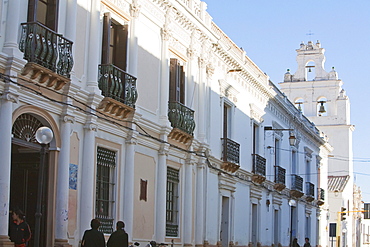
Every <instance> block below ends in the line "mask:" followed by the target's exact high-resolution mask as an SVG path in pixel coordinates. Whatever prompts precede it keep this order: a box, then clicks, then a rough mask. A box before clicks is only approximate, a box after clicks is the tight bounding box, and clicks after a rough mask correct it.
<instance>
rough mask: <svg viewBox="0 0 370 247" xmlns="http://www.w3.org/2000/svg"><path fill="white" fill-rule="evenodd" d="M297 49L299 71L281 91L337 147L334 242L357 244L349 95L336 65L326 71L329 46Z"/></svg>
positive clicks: (331, 170) (331, 171)
mask: <svg viewBox="0 0 370 247" xmlns="http://www.w3.org/2000/svg"><path fill="white" fill-rule="evenodd" d="M296 51H297V58H296V60H297V64H298V68H297V71H296V72H295V73H294V74H290V72H289V71H288V72H287V73H286V74H285V77H284V82H282V83H280V86H281V90H282V91H283V92H284V93H285V94H286V95H287V96H288V98H289V99H290V100H291V101H292V102H294V104H295V105H296V106H297V108H299V109H300V110H301V111H302V112H303V114H304V115H305V116H307V117H308V118H309V119H310V120H311V121H312V122H314V123H315V124H316V126H317V127H318V128H319V129H320V130H321V131H323V132H325V134H326V135H327V136H328V138H329V142H330V144H331V145H332V146H333V148H334V150H333V152H332V153H331V157H330V158H329V160H328V162H329V163H328V175H329V176H328V192H329V205H330V209H329V221H330V223H331V224H334V225H335V226H336V227H335V228H336V230H337V232H336V237H335V238H333V240H332V241H336V239H337V240H339V241H340V246H356V242H357V241H356V238H357V236H358V235H360V234H359V231H358V230H356V229H357V228H358V227H357V225H358V216H359V214H361V212H358V211H359V210H361V209H360V208H361V207H359V206H358V205H359V200H358V199H357V193H355V186H354V175H353V161H352V160H353V152H352V132H353V131H354V126H353V125H352V124H351V122H350V101H349V97H348V96H347V95H346V91H345V90H344V89H343V88H342V86H343V81H342V80H340V79H338V73H337V72H336V71H335V70H334V67H332V69H331V71H330V72H326V71H325V68H324V65H325V55H324V53H325V49H324V48H322V47H321V44H320V42H319V41H317V42H316V43H313V42H312V41H309V42H308V43H307V44H305V43H301V44H300V48H299V49H297V50H296ZM341 212H346V213H345V214H346V216H343V215H342V214H343V213H341ZM338 237H339V238H338Z"/></svg>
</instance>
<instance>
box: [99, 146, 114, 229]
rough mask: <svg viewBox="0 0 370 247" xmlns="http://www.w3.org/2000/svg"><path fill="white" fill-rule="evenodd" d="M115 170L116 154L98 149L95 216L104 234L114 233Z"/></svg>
mask: <svg viewBox="0 0 370 247" xmlns="http://www.w3.org/2000/svg"><path fill="white" fill-rule="evenodd" d="M115 169H116V152H114V151H112V150H109V149H106V148H102V147H98V150H97V170H96V204H95V215H96V218H98V219H99V220H100V222H101V226H100V228H99V229H100V231H102V232H103V233H112V232H113V218H114V217H113V206H114V194H113V193H114V185H115V184H114V175H115Z"/></svg>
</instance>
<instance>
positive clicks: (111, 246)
mask: <svg viewBox="0 0 370 247" xmlns="http://www.w3.org/2000/svg"><path fill="white" fill-rule="evenodd" d="M116 228H117V230H116V231H115V232H113V233H112V235H110V237H109V239H108V242H107V247H128V234H127V233H126V232H125V229H124V228H125V223H124V222H123V221H118V222H117V224H116Z"/></svg>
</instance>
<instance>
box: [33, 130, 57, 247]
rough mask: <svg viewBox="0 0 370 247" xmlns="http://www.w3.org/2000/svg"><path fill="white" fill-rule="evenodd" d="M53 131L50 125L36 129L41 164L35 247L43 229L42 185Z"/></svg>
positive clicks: (38, 244) (37, 246)
mask: <svg viewBox="0 0 370 247" xmlns="http://www.w3.org/2000/svg"><path fill="white" fill-rule="evenodd" d="M53 136H54V135H53V131H52V130H51V129H50V128H48V127H45V126H44V127H40V128H39V129H38V130H37V131H36V140H37V142H38V143H40V144H41V150H40V166H39V179H38V184H37V191H38V192H37V193H38V194H37V202H36V213H35V218H36V224H35V243H34V246H35V247H39V246H40V231H41V217H42V213H41V204H42V196H43V195H42V186H43V183H44V172H45V171H44V170H45V169H44V167H45V155H46V146H47V145H48V144H49V143H50V142H51V140H52V139H53Z"/></svg>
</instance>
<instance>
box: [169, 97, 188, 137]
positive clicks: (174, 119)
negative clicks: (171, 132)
mask: <svg viewBox="0 0 370 247" xmlns="http://www.w3.org/2000/svg"><path fill="white" fill-rule="evenodd" d="M168 119H169V120H170V122H171V126H172V128H178V129H180V130H181V131H183V132H185V133H187V134H189V135H193V133H194V129H195V121H194V111H193V110H192V109H190V108H188V107H186V106H184V105H183V104H181V103H180V102H168Z"/></svg>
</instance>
